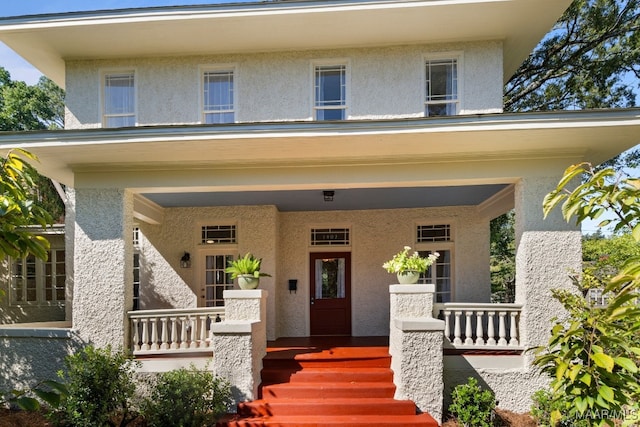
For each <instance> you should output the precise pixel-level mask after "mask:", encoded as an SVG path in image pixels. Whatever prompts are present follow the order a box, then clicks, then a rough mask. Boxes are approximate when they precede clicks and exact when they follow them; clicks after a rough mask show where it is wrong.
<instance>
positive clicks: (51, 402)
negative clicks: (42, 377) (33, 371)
mask: <svg viewBox="0 0 640 427" xmlns="http://www.w3.org/2000/svg"><path fill="white" fill-rule="evenodd" d="M66 395H67V388H66V387H65V385H64V384H62V383H59V382H57V381H52V380H46V381H41V382H39V383H38V384H36V385H35V386H33V387H30V388H27V389H24V390H12V391H11V392H5V393H1V392H0V406H3V405H5V404H9V405H16V406H17V407H19V408H20V409H22V410H24V411H37V410H39V409H41V408H42V407H43V405H44V406H45V407H46V408H47V409H51V410H55V409H57V408H58V407H59V406H60V402H61V399H62V398H64V397H65V396H66Z"/></svg>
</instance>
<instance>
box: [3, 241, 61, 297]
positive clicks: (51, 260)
mask: <svg viewBox="0 0 640 427" xmlns="http://www.w3.org/2000/svg"><path fill="white" fill-rule="evenodd" d="M60 251H63V252H64V253H63V254H62V255H59V252H60ZM48 254H49V257H48V259H47V261H43V260H41V259H39V258H36V257H35V256H33V255H31V256H27V257H24V258H22V260H21V263H20V264H21V268H22V271H20V272H19V273H18V272H17V271H16V268H17V265H18V260H17V259H14V258H10V259H9V261H10V270H11V271H10V278H11V279H10V285H9V287H10V289H9V294H10V295H9V298H10V302H11V305H12V306H22V305H39V306H43V305H59V306H64V304H65V301H66V277H67V275H66V259H65V257H66V250H65V248H64V247H52V248H50V249H49V251H48ZM59 256H61V257H62V259H61V260H60V259H58V258H59ZM27 258H33V260H34V269H35V292H36V298H35V300H33V301H27V296H28V295H27V286H26V283H25V277H24V276H25V274H24V273H25V271H26V266H25V261H26V260H27ZM48 264H50V265H51V266H52V268H51V275H52V277H53V278H54V279H53V282H54V283H53V284H52V287H51V299H50V300H47V298H46V281H45V278H46V276H45V275H46V266H47V265H48ZM57 264H62V265H64V268H65V274H64V276H63V277H62V285H60V284H58V283H57V277H58V276H59V274H56V271H57V269H56V268H55V266H56V265H57ZM17 280H23V283H22V286H17V283H16V281H17ZM57 289H62V290H63V295H64V297H63V299H61V300H58V299H57V297H56V290H57ZM18 290H20V292H22V300H19V299H18V298H17V295H16V293H17V292H18Z"/></svg>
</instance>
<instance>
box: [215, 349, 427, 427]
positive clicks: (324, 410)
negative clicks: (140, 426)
mask: <svg viewBox="0 0 640 427" xmlns="http://www.w3.org/2000/svg"><path fill="white" fill-rule="evenodd" d="M390 364H391V356H390V355H389V342H388V338H387V337H308V338H280V339H278V340H276V341H270V342H268V343H267V356H266V357H265V358H264V359H263V369H262V384H261V386H260V396H259V397H260V398H259V399H258V400H254V401H251V402H242V403H240V404H239V405H238V413H237V414H234V415H229V416H227V417H225V418H224V419H223V420H222V421H221V422H220V423H218V426H219V427H260V426H270V427H275V426H277V427H297V426H300V427H310V426H354V427H355V426H377V427H385V426H433V427H437V425H438V424H437V422H436V421H435V420H434V419H433V418H432V417H431V416H430V415H429V414H417V413H416V406H415V404H414V403H413V402H412V401H410V400H395V399H394V398H393V396H394V393H395V386H394V384H393V372H392V371H391V368H390Z"/></svg>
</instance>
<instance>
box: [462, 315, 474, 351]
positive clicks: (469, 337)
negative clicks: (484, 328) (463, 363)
mask: <svg viewBox="0 0 640 427" xmlns="http://www.w3.org/2000/svg"><path fill="white" fill-rule="evenodd" d="M472 316H473V310H469V311H466V312H465V327H464V336H465V339H464V343H465V344H466V345H473V332H472V330H473V329H472V325H471V317H472Z"/></svg>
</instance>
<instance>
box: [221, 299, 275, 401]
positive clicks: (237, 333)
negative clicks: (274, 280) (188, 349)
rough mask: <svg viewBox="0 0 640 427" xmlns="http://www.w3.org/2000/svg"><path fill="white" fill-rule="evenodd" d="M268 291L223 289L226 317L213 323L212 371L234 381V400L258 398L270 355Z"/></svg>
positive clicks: (232, 384) (231, 382)
mask: <svg viewBox="0 0 640 427" xmlns="http://www.w3.org/2000/svg"><path fill="white" fill-rule="evenodd" d="M267 295H268V293H267V291H264V290H261V289H255V290H228V291H224V306H225V320H224V322H221V323H214V324H212V325H211V332H212V335H213V336H212V340H213V372H214V374H216V375H218V376H220V377H222V378H225V379H227V380H228V381H229V383H230V384H231V392H232V394H233V400H234V403H236V404H237V403H239V402H242V401H245V400H252V399H256V398H257V397H258V386H259V385H260V371H261V370H262V358H263V357H264V356H265V355H266V354H267V322H266V321H267V316H266V313H267Z"/></svg>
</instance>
